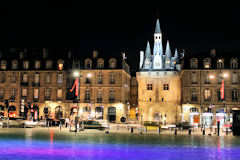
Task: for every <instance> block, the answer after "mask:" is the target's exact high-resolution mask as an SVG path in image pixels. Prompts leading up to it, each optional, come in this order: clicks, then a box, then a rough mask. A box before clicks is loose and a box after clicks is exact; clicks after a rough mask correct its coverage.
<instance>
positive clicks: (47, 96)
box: [0, 88, 63, 100]
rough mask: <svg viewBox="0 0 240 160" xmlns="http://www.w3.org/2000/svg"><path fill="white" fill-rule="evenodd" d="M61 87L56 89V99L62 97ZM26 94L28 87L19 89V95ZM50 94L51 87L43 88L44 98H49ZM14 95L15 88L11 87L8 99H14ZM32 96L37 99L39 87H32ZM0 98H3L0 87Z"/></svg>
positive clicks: (24, 95) (25, 95)
mask: <svg viewBox="0 0 240 160" xmlns="http://www.w3.org/2000/svg"><path fill="white" fill-rule="evenodd" d="M62 93H63V92H62V89H57V99H58V100H61V99H62ZM27 95H28V89H27V88H23V89H22V90H21V97H27ZM50 96H51V89H50V88H47V89H45V94H44V97H45V99H46V100H47V99H50ZM15 97H16V89H15V88H12V89H11V90H10V100H15ZM33 98H34V99H35V100H37V99H39V89H38V88H34V89H33ZM0 99H4V89H2V88H0Z"/></svg>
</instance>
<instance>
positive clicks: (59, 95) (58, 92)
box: [57, 89, 62, 100]
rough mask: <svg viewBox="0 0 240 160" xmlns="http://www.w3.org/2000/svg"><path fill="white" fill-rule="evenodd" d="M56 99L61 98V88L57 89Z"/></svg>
mask: <svg viewBox="0 0 240 160" xmlns="http://www.w3.org/2000/svg"><path fill="white" fill-rule="evenodd" d="M57 99H58V100H61V99H62V89H58V90H57Z"/></svg>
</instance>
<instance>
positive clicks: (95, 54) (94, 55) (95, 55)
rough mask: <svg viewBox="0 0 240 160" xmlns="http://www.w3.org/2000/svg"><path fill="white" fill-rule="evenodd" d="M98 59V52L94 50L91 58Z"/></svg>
mask: <svg viewBox="0 0 240 160" xmlns="http://www.w3.org/2000/svg"><path fill="white" fill-rule="evenodd" d="M97 57H98V51H96V50H94V51H93V58H97Z"/></svg>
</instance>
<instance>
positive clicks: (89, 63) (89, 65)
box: [85, 58, 92, 69]
mask: <svg viewBox="0 0 240 160" xmlns="http://www.w3.org/2000/svg"><path fill="white" fill-rule="evenodd" d="M85 69H92V60H91V59H89V58H88V59H85Z"/></svg>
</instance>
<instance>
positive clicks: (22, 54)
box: [20, 51, 26, 59]
mask: <svg viewBox="0 0 240 160" xmlns="http://www.w3.org/2000/svg"><path fill="white" fill-rule="evenodd" d="M25 53H26V52H23V51H21V52H20V59H23V58H24V57H25V55H26V54H25Z"/></svg>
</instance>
